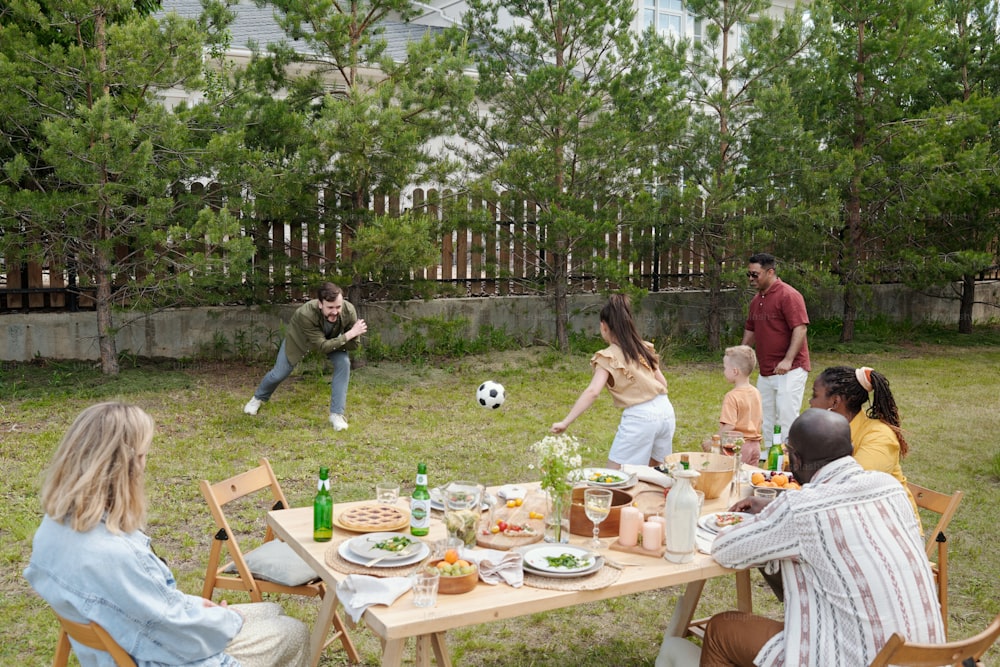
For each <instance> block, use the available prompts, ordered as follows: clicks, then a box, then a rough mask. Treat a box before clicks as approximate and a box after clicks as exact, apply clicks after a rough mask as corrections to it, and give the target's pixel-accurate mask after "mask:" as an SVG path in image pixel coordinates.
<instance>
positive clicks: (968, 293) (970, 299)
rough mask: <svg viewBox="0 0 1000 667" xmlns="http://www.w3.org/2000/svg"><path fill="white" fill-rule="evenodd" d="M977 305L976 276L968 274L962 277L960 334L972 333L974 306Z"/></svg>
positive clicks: (959, 316) (959, 318)
mask: <svg viewBox="0 0 1000 667" xmlns="http://www.w3.org/2000/svg"><path fill="white" fill-rule="evenodd" d="M975 303H976V276H975V275H974V274H972V273H966V274H964V275H963V276H962V301H961V306H959V309H958V333H960V334H971V333H972V306H973V304H975Z"/></svg>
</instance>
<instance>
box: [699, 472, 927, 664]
mask: <svg viewBox="0 0 1000 667" xmlns="http://www.w3.org/2000/svg"><path fill="white" fill-rule="evenodd" d="M712 555H713V556H714V557H715V559H716V560H717V561H718V562H719V563H721V564H722V565H725V566H726V567H731V568H734V569H745V568H749V567H755V566H762V565H765V564H766V563H768V562H770V561H775V560H777V561H780V562H781V574H782V580H783V582H784V585H785V628H784V631H783V632H780V633H778V634H777V635H775V636H774V637H773V638H771V640H770V641H768V642H767V644H765V645H764V647H763V648H762V649H761V651H760V653H758V654H757V657H756V659H755V661H754V663H755V664H756V665H760V666H761V667H771V666H772V665H801V666H805V665H816V666H817V667H818V666H820V665H822V667H837V666H843V667H856V666H858V665H867V664H869V663H870V662H871V660H872V659H873V658H874V657H875V654H876V653H878V651H879V649H880V648H882V646H883V645H884V644H885V642H886V641H888V639H889V637H890V636H891V635H892V633H893V632H899V633H900V634H901V635H903V636H904V637H905V638H906V639H907V641H911V642H920V643H928V644H936V643H941V642H944V641H945V636H944V628H943V624H942V621H941V610H940V606H939V604H938V600H937V594H936V589H935V582H934V575H933V574H932V573H931V569H930V563H929V562H928V560H927V557H926V555H925V552H924V544H923V540H922V538H921V537H920V529H919V526H918V525H917V521H916V517H915V516H914V515H913V508H912V506H911V505H910V502H909V498H908V497H907V495H906V492H905V491H904V489H903V487H902V486H901V485H900V483H899V482H898V481H896V480H895V479H894V478H893V477H892V476H890V475H888V474H886V473H883V472H877V471H866V470H864V469H863V468H862V467H861V466H860V465H859V464H858V462H857V461H855V460H854V459H853V458H852V457H849V456H848V457H844V458H842V459H838V460H837V461H834V462H832V463H829V464H827V465H826V466H824V467H823V468H822V469H821V470H820V471H819V472H818V473H816V476H815V477H813V479H812V481H811V482H810V483H809V484H806V485H805V486H804V487H803V488H802V489H801V490H799V491H790V492H785V493H782V494H780V495H779V497H778V498H777V499H776V500H774V501H773V502H772V503H770V504H769V505H768V506H767V507H766V508H765V509H764V510H763V511H762V512H761V513H760V514H758V515H756V516H755V517H753V518H752V519H749V520H746V521H744V522H742V523H740V524H737V525H736V526H733V527H732V528H730V529H727V530H724V531H722V532H721V533H720V534H719V536H718V537H717V538H716V540H715V543H714V545H713V549H712Z"/></svg>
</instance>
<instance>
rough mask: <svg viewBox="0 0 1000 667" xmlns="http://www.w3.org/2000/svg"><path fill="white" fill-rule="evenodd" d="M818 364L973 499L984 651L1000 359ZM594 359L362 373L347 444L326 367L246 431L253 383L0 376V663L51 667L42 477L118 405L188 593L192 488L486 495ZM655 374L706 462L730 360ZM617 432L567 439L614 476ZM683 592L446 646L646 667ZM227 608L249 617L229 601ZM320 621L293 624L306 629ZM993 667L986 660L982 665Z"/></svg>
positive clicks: (717, 596) (493, 660) (195, 525)
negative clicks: (240, 484) (869, 376)
mask: <svg viewBox="0 0 1000 667" xmlns="http://www.w3.org/2000/svg"><path fill="white" fill-rule="evenodd" d="M815 348H816V349H820V350H822V351H821V352H818V353H817V352H814V355H813V373H812V375H813V376H815V375H816V374H817V373H818V371H820V370H822V369H823V368H824V367H826V366H830V365H835V364H848V365H854V366H859V365H868V366H873V367H874V368H876V369H878V370H879V371H881V372H882V373H884V374H885V375H886V376H887V377H888V378H889V379H890V381H891V383H892V389H893V392H894V393H895V396H896V398H897V402H898V403H899V405H900V412H901V414H902V416H903V421H904V428H905V430H906V432H907V437H908V439H909V441H910V443H911V447H912V452H911V454H910V456H909V457H908V458H907V459H906V460H905V461H904V464H903V465H904V471H905V473H906V474H907V476H908V477H909V478H910V479H911V480H912V481H914V482H916V483H919V484H922V485H924V486H929V487H931V488H934V489H938V490H942V491H948V492H950V491H952V490H954V489H963V490H964V491H965V492H966V496H965V499H964V500H963V502H962V505H961V507H960V508H959V511H958V515H957V516H956V518H955V519H954V521H953V522H952V528H951V531H950V534H949V538H950V554H951V560H950V572H951V586H950V596H951V619H950V632H951V636H952V637H953V638H961V637H966V636H969V635H971V634H974V633H975V632H978V631H979V630H980V629H982V628H983V627H985V625H986V624H987V623H988V621H989V620H990V619H991V618H992V617H993V616H995V615H996V614H997V612H998V611H1000V595H998V593H1000V586H998V582H1000V550H998V549H996V548H995V545H996V542H995V541H994V540H996V539H997V535H996V516H997V509H996V508H997V507H998V505H1000V477H998V475H1000V437H998V436H1000V409H998V408H1000V399H998V396H1000V375H998V373H997V372H996V369H998V368H1000V344H995V343H994V344H990V345H979V346H975V347H957V346H951V345H947V346H938V345H927V344H919V345H917V344H907V345H879V346H874V348H875V349H874V351H870V352H869V351H866V352H865V353H858V352H851V351H836V350H835V347H834V346H832V345H830V346H821V345H816V346H815ZM862 349H866V350H868V349H871V348H862ZM588 357H589V355H588V354H587V353H585V352H580V353H575V354H572V355H562V354H559V353H556V352H554V351H552V350H550V349H548V348H544V347H536V348H528V349H524V350H518V351H512V352H502V353H497V354H491V355H482V356H475V357H463V358H458V359H451V360H448V361H444V362H437V363H434V362H428V361H421V362H419V363H415V364H401V363H396V362H382V363H378V364H373V363H369V364H368V365H367V366H365V367H364V368H361V369H359V370H357V371H355V373H354V375H353V376H352V381H351V389H350V395H349V400H348V412H347V418H348V421H349V422H350V424H351V426H350V429H349V430H348V431H345V432H342V433H334V432H333V430H332V428H330V426H329V424H328V423H327V421H326V413H327V407H326V406H327V404H328V401H329V378H328V376H327V375H326V373H325V372H321V369H320V366H319V365H318V364H306V365H305V368H304V369H302V370H300V371H299V372H298V373H297V374H296V375H295V376H293V377H292V378H291V379H290V380H289V381H288V382H286V383H285V384H284V385H283V386H281V387H280V388H279V389H278V391H277V393H276V394H275V396H274V397H273V399H272V401H271V402H270V403H269V404H267V405H265V406H264V407H263V408H262V409H261V411H260V414H259V415H258V416H257V417H255V418H252V417H247V416H245V415H243V414H242V411H241V408H242V405H243V403H244V402H246V400H247V399H248V398H250V396H251V394H252V392H253V389H254V387H255V386H256V384H257V381H258V380H259V377H260V375H262V374H263V372H264V371H265V370H266V368H263V367H247V366H244V365H240V364H221V363H219V364H214V363H205V364H186V365H173V366H164V365H160V366H157V367H155V368H154V367H135V368H129V369H126V370H124V371H123V372H122V374H121V376H119V377H118V378H113V379H108V378H104V377H103V376H101V375H100V374H99V373H98V372H97V371H95V370H94V368H93V365H92V364H73V363H54V364H40V363H39V364H24V365H13V366H8V367H6V368H4V369H3V370H2V375H0V473H2V475H3V479H4V484H3V503H4V511H3V513H2V518H0V561H2V566H0V602H2V604H0V628H2V629H0V664H4V665H29V666H33V665H47V664H50V663H51V659H52V652H53V648H54V644H55V639H56V624H55V621H54V618H53V616H52V615H51V613H50V612H49V611H48V610H47V608H46V606H45V605H44V604H43V603H42V602H41V601H40V600H39V599H38V598H37V597H36V596H35V595H34V594H33V593H32V591H31V589H30V588H29V587H28V585H27V583H26V582H25V581H24V579H23V577H22V575H21V572H22V570H23V569H24V567H25V565H26V564H27V561H28V557H29V555H30V550H31V536H32V533H33V532H34V530H35V527H36V526H37V525H38V522H39V520H40V519H41V516H40V511H39V507H38V500H37V490H38V487H39V484H40V480H41V475H42V471H43V468H44V467H45V465H46V464H47V462H48V459H49V457H50V456H51V454H52V452H53V451H54V449H55V447H56V445H57V443H58V441H59V438H60V437H61V435H62V434H63V432H64V431H65V429H66V428H67V426H68V425H69V424H70V422H71V421H72V420H73V418H74V417H75V416H76V415H77V414H78V413H79V411H80V410H81V409H83V408H84V407H86V406H87V405H89V404H91V403H94V402H96V401H100V400H106V399H123V400H127V401H130V402H134V403H137V404H139V405H141V406H142V407H144V408H145V409H146V410H147V411H149V412H150V414H152V415H153V417H154V418H155V419H156V422H157V425H158V429H159V430H158V435H157V437H156V439H155V441H154V444H153V448H152V450H151V452H150V455H149V463H148V469H147V476H148V480H147V488H148V493H149V496H150V499H151V503H150V516H149V525H148V530H147V532H148V533H149V534H150V535H151V537H152V538H153V542H154V545H155V547H156V549H157V552H158V553H159V554H160V555H162V556H164V557H165V558H166V559H167V560H168V561H169V563H170V564H171V567H172V568H173V570H174V572H175V573H176V575H177V577H178V580H179V583H180V586H181V588H182V589H183V590H185V591H188V592H191V593H198V592H199V591H200V589H201V582H202V579H203V576H204V567H205V562H206V559H207V556H208V550H209V541H210V539H211V535H212V534H213V533H214V530H213V528H212V525H213V524H212V520H211V517H210V516H209V514H208V511H207V509H206V507H205V505H204V502H203V500H202V498H201V494H200V492H199V490H198V481H199V480H200V479H202V478H207V479H212V480H218V479H222V478H225V477H228V476H229V475H231V474H233V473H235V472H237V471H240V470H243V469H246V468H249V467H251V466H252V465H254V463H255V462H256V460H257V459H258V458H259V457H262V456H266V457H268V458H269V459H270V460H271V463H272V465H273V466H274V468H275V471H276V473H277V475H278V477H279V479H280V480H281V483H282V486H283V488H284V490H285V493H286V494H287V495H288V496H289V500H290V501H291V503H292V504H293V505H303V504H306V503H308V502H310V499H311V496H312V494H313V492H314V489H315V476H316V473H317V471H318V469H319V466H320V465H328V466H330V468H331V478H332V488H333V494H334V501H335V502H338V501H348V500H358V499H363V498H369V497H371V496H372V494H373V491H374V489H373V487H374V484H375V482H376V481H379V480H382V479H397V480H399V482H400V483H401V484H402V486H403V491H404V492H408V491H409V490H410V489H411V488H412V485H413V476H414V473H415V472H416V464H417V462H418V461H425V462H426V463H427V465H428V469H429V475H430V481H431V484H432V485H438V484H443V483H446V482H447V481H449V480H451V479H459V478H461V479H468V478H472V479H477V480H479V481H480V482H482V483H484V484H488V485H489V484H501V483H505V482H512V481H522V480H529V479H532V478H533V472H532V471H531V470H530V469H529V465H530V464H531V463H532V459H531V456H530V454H529V452H528V447H529V445H531V443H533V442H534V441H536V440H538V439H540V438H541V437H543V436H544V435H545V434H546V433H547V431H548V427H549V426H550V425H551V423H552V422H554V421H556V420H558V419H561V418H562V417H563V416H564V415H565V413H566V411H567V410H568V409H569V407H570V406H571V405H572V402H573V401H574V400H575V398H576V396H577V395H578V393H579V392H580V391H581V390H582V389H583V388H584V386H585V385H586V383H587V382H588V381H589V377H590V367H589V364H588ZM720 359H721V355H720ZM665 366H666V367H665V374H666V376H667V379H668V381H669V384H670V398H671V401H672V402H673V404H674V407H675V409H676V412H677V419H678V430H677V436H676V439H675V443H674V448H675V450H694V449H697V448H698V443H699V442H700V441H701V439H702V438H703V437H704V436H706V435H707V434H709V433H710V432H711V431H713V430H714V429H715V427H716V419H717V416H718V410H719V406H720V401H721V399H722V396H723V394H724V393H725V391H726V390H727V388H728V386H727V385H726V384H725V382H724V380H723V378H722V373H721V368H722V365H721V361H710V362H704V361H686V362H682V361H678V360H677V355H674V356H673V357H670V358H667V359H665ZM486 379H494V380H497V381H499V382H500V383H502V384H503V385H505V387H506V389H507V402H506V404H505V405H504V406H503V407H502V408H501V409H500V410H496V411H487V410H483V409H481V408H479V407H477V406H476V405H475V403H474V400H473V395H474V391H475V388H476V387H477V386H478V384H479V383H480V382H481V381H483V380H486ZM807 395H808V390H807ZM619 414H620V413H619V411H618V410H617V409H616V408H614V407H613V406H612V404H611V399H610V397H608V396H607V395H605V396H602V398H601V399H600V400H599V401H598V403H597V404H596V405H595V406H594V407H593V408H592V409H591V410H590V411H589V412H588V413H586V414H585V415H584V416H583V417H581V418H580V419H579V420H577V422H576V423H574V424H573V426H572V427H571V429H570V432H571V433H573V434H575V435H577V436H579V438H580V439H581V440H582V442H583V443H584V444H585V449H586V455H585V463H586V464H590V465H600V464H602V463H603V462H604V461H605V459H606V455H607V450H608V448H609V446H610V443H611V440H612V437H613V435H614V431H615V428H616V426H617V424H618V419H619ZM926 523H928V520H925V524H926ZM753 577H754V579H753V580H754V584H755V589H754V599H755V605H756V608H757V609H758V610H760V611H762V612H764V613H768V614H771V615H775V616H780V614H781V609H780V606H779V605H778V604H777V603H776V602H775V601H774V600H773V596H771V595H770V593H769V591H768V590H767V589H766V587H765V585H764V584H763V582H762V580H760V579H759V577H758V575H757V574H756V573H755V574H754V575H753ZM679 592H680V591H679V590H678V589H664V590H659V591H653V592H650V593H644V594H637V595H631V596H626V597H622V598H618V599H614V600H609V601H605V602H601V603H594V604H590V605H586V606H582V607H575V608H571V609H566V610H562V611H558V612H551V613H547V614H536V615H532V616H526V617H523V618H518V619H514V620H511V621H503V622H496V623H491V624H488V625H483V626H477V627H472V628H466V629H462V630H459V631H454V632H450V633H449V635H448V642H449V645H450V646H451V650H452V655H453V658H454V661H455V663H456V664H459V665H482V666H487V665H497V666H507V665H553V666H554V665H567V664H576V665H580V666H591V665H592V666H595V667H597V666H601V667H604V666H606V665H617V666H640V665H652V664H653V660H654V658H655V656H656V652H657V649H658V647H659V642H660V639H661V637H662V632H663V629H664V628H665V627H666V625H667V622H668V620H669V616H670V613H671V611H672V609H673V604H674V602H675V601H676V599H677V596H678V594H679ZM229 598H230V600H231V601H242V600H240V598H239V596H238V595H234V596H229ZM734 604H735V592H734V591H733V589H732V580H731V578H725V579H719V580H715V581H712V582H710V583H709V585H708V586H706V589H705V595H704V596H703V598H702V605H701V608H700V610H699V612H700V614H702V615H706V614H710V613H713V612H717V611H721V610H724V609H728V608H731V607H733V605H734ZM316 605H317V603H316V602H314V601H304V602H288V603H287V604H286V607H287V608H288V609H289V610H290V611H291V613H293V614H295V615H297V616H299V617H301V618H303V619H304V620H306V621H307V622H311V619H312V616H313V615H314V614H315V611H316V608H317V606H316ZM353 635H354V637H355V639H356V641H357V643H358V646H359V649H360V650H361V652H362V655H363V656H364V660H365V664H370V665H376V664H378V660H379V655H380V647H379V644H378V641H377V640H376V639H375V638H374V636H373V635H372V634H371V633H369V632H367V631H366V630H364V628H358V629H357V630H355V631H354V633H353ZM997 662H1000V649H998V648H996V647H995V648H994V649H993V650H992V652H991V653H990V654H989V655H988V664H995V663H997ZM322 664H323V665H326V666H331V665H341V664H345V660H344V655H343V653H342V652H338V651H336V650H333V649H331V650H329V651H328V652H327V654H326V656H324V659H323V662H322Z"/></svg>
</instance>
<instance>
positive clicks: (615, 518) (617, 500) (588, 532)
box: [569, 486, 632, 537]
mask: <svg viewBox="0 0 1000 667" xmlns="http://www.w3.org/2000/svg"><path fill="white" fill-rule="evenodd" d="M586 490H587V487H586V486H578V487H576V488H575V489H573V504H572V505H571V506H570V508H569V532H570V533H572V534H573V535H584V536H586V537H591V536H593V534H594V522H593V521H591V520H590V519H588V518H587V512H586V511H585V510H584V509H583V492H584V491H586ZM631 504H632V494H631V493H628V492H627V491H622V490H620V489H611V513H610V514H608V516H607V518H606V519H604V521H602V522H601V523H599V524H597V526H598V528H599V532H598V535H599V536H600V537H618V525H619V523H620V522H621V518H622V508H623V507H628V506H629V505H631Z"/></svg>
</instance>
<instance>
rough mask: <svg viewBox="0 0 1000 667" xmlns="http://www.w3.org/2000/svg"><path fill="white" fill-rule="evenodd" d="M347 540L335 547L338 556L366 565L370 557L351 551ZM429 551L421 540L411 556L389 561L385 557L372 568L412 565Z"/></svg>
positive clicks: (349, 561)
mask: <svg viewBox="0 0 1000 667" xmlns="http://www.w3.org/2000/svg"><path fill="white" fill-rule="evenodd" d="M355 539H357V538H355ZM349 542H350V540H344V541H343V542H341V543H340V546H339V547H337V553H338V554H340V557H341V558H343V559H344V560H346V561H347V562H348V563H354V564H355V565H367V564H368V562H369V561H370V560H371V558H362V557H361V556H358V555H357V554H356V553H354V552H353V551H351V548H350V547H349V546H348V543H349ZM430 553H431V548H430V547H429V546H427V544H426V543H425V542H421V546H420V548H419V549H417V553H415V554H413V555H412V556H407V557H406V558H403V559H402V560H393V561H390V560H388V559H387V560H384V561H382V562H380V563H378V564H376V565H373V566H372V567H373V568H376V567H402V566H404V565H413V564H414V563H419V562H420V561H422V560H423V559H424V558H427V556H429V555H430ZM373 558H374V556H373Z"/></svg>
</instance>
